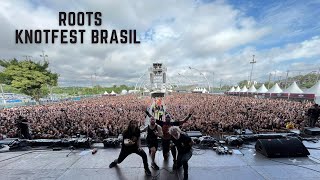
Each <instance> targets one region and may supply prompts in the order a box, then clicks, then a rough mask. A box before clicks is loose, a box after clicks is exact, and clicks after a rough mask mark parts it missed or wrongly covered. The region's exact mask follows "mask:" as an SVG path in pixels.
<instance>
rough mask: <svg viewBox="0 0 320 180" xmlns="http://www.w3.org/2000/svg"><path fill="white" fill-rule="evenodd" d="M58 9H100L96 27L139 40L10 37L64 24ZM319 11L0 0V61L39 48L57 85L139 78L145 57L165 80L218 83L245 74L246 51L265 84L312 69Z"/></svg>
mask: <svg viewBox="0 0 320 180" xmlns="http://www.w3.org/2000/svg"><path fill="white" fill-rule="evenodd" d="M60 11H65V12H71V11H73V12H89V11H91V12H101V13H102V26H101V27H98V28H101V29H107V30H112V29H117V30H120V29H136V30H137V33H138V38H139V40H140V41H141V43H140V44H117V45H116V44H90V43H84V44H80V43H77V44H60V43H55V44H44V43H43V44H16V43H15V30H16V29H65V27H59V23H58V13H59V12H60ZM319 17H320V0H310V1H302V0H290V1H289V0H281V1H279V0H268V1H264V0H252V1H250V0H216V1H213V0H135V1H129V0H117V1H113V0H100V1H99V0H90V1H85V0H77V1H76V0H70V1H63V0H56V1H50V0H26V1H25V0H1V5H0V22H1V28H0V59H12V58H16V59H18V60H23V59H25V57H24V56H31V59H32V60H34V61H41V60H42V58H41V57H40V55H41V54H42V51H44V53H45V54H46V55H48V59H47V60H48V61H49V63H50V70H51V71H54V72H57V73H58V74H60V77H59V85H60V86H92V85H101V86H111V85H121V84H125V85H136V84H143V83H147V82H148V81H149V80H148V78H149V76H148V73H147V70H148V68H149V67H150V66H151V65H152V63H153V62H161V63H164V65H165V66H166V67H167V77H168V78H167V79H168V83H171V84H176V83H180V84H186V83H188V82H190V81H191V82H196V83H198V84H207V83H209V84H210V85H211V86H212V84H213V85H214V86H219V84H220V83H222V85H224V84H229V85H230V84H236V83H237V82H239V81H241V80H246V79H249V75H250V72H251V68H252V66H251V65H250V61H252V59H253V55H254V58H255V61H256V63H255V64H254V66H253V71H252V80H255V81H258V82H266V81H268V78H269V75H270V73H271V77H272V78H271V79H272V80H276V79H279V78H284V77H285V75H286V72H287V71H289V76H294V75H297V74H298V73H310V72H316V71H318V69H319V67H320V21H319ZM67 28H69V29H71V28H76V29H77V28H78V29H80V28H87V29H88V30H89V29H93V28H97V27H88V26H86V27H67ZM189 67H192V68H191V69H190V68H189ZM199 72H202V73H199ZM140 77H141V78H140Z"/></svg>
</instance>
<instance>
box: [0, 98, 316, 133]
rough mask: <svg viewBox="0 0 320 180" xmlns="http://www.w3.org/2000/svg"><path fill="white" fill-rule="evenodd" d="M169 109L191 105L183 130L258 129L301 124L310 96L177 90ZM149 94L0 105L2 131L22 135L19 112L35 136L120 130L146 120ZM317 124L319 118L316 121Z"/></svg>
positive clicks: (176, 112) (178, 116)
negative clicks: (270, 96) (304, 99)
mask: <svg viewBox="0 0 320 180" xmlns="http://www.w3.org/2000/svg"><path fill="white" fill-rule="evenodd" d="M162 103H165V110H166V112H167V113H169V114H170V115H171V116H172V118H173V119H174V120H182V119H183V118H185V117H186V116H187V115H188V113H189V112H190V111H192V112H193V115H192V117H191V119H190V120H189V121H188V122H186V123H185V124H183V125H182V127H181V129H182V130H183V131H190V130H199V131H201V132H202V133H203V134H206V135H216V134H218V133H228V132H233V131H234V129H238V128H248V129H251V130H252V131H253V132H255V133H259V132H266V131H281V130H285V128H286V126H287V125H288V123H290V127H292V126H294V127H295V128H297V129H302V128H304V126H305V123H306V122H307V118H306V115H305V113H306V111H307V110H308V108H309V107H310V106H311V105H312V102H297V101H288V100H283V99H257V98H252V97H236V96H225V95H210V94H179V93H176V94H173V95H168V96H166V97H165V98H163V100H162ZM151 104H152V100H151V98H150V97H139V96H137V95H124V96H105V97H99V98H92V99H84V100H81V101H76V102H70V101H68V102H63V103H53V104H47V105H38V106H24V107H15V108H10V109H3V110H0V134H2V135H6V137H18V131H17V126H16V120H17V118H18V117H19V116H20V115H21V116H23V117H24V118H26V119H27V120H28V122H29V124H30V126H29V127H30V131H31V135H32V138H67V137H71V136H73V135H76V134H81V135H88V136H89V137H92V138H94V139H104V138H106V137H109V136H117V135H119V134H120V133H121V132H122V131H123V129H124V127H126V125H127V124H128V122H129V121H130V120H132V119H134V120H138V121H139V123H140V126H143V125H144V124H145V117H146V115H145V110H146V109H147V108H149V107H150V105H151ZM316 126H319V124H316Z"/></svg>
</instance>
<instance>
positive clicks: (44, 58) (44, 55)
mask: <svg viewBox="0 0 320 180" xmlns="http://www.w3.org/2000/svg"><path fill="white" fill-rule="evenodd" d="M40 57H42V58H43V61H44V62H46V58H48V55H46V54H44V51H42V54H41V55H40Z"/></svg>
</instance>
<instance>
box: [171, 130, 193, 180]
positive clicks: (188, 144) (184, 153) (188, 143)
mask: <svg viewBox="0 0 320 180" xmlns="http://www.w3.org/2000/svg"><path fill="white" fill-rule="evenodd" d="M169 133H170V134H171V136H172V137H173V138H172V141H173V143H174V144H175V146H176V147H177V150H178V157H177V169H179V168H180V167H181V166H183V171H184V178H183V179H188V161H189V159H190V158H191V156H192V145H193V142H192V140H191V138H190V137H189V136H188V135H187V134H185V133H183V132H182V131H181V130H180V128H179V127H177V126H172V127H170V129H169Z"/></svg>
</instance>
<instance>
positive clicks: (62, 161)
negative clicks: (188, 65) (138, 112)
mask: <svg viewBox="0 0 320 180" xmlns="http://www.w3.org/2000/svg"><path fill="white" fill-rule="evenodd" d="M304 144H305V145H306V146H307V147H320V143H312V142H311V143H309V142H304ZM253 145H254V144H252V145H246V146H245V148H242V149H240V152H241V153H242V154H232V155H218V154H216V152H215V151H213V150H211V149H207V150H195V151H194V155H193V156H192V158H191V159H190V161H189V179H190V180H195V179H197V180H212V179H215V180H216V179H228V180H230V179H237V180H238V179H245V180H248V179H253V180H259V179H272V180H273V179H282V180H283V179H288V180H289V179H290V180H294V179H299V180H300V179H320V164H319V163H320V151H319V150H315V149H314V150H312V149H311V150H309V151H310V154H311V155H310V156H309V157H305V158H276V159H269V158H266V157H264V156H262V155H261V154H258V153H256V152H255V149H254V146H253ZM144 149H145V150H146V152H147V154H148V151H147V148H144ZM119 152H120V148H117V149H98V152H97V153H96V154H94V155H92V154H91V151H90V150H76V151H74V153H71V154H70V155H69V156H68V157H66V155H67V154H68V153H69V150H62V151H52V150H34V151H19V152H4V153H0V179H1V180H5V179H14V180H16V179H41V180H44V179H58V180H70V179H79V180H80V179H81V180H82V179H83V180H88V179H112V180H117V179H128V180H131V179H136V180H140V179H161V180H171V179H172V180H176V179H182V178H183V170H182V169H181V170H180V171H178V172H172V159H169V160H168V161H167V162H165V161H163V158H162V151H158V153H157V157H156V161H157V163H158V165H159V167H160V169H161V170H159V171H155V170H151V171H152V176H153V177H147V176H146V175H145V173H144V169H143V164H142V159H141V158H140V157H139V156H138V155H136V154H133V155H130V156H128V157H127V159H125V160H124V162H122V163H121V164H119V165H118V166H117V167H115V168H112V169H110V168H109V164H110V163H111V162H112V161H113V160H114V159H115V158H117V156H118V155H119ZM170 158H171V157H170ZM149 162H150V157H149ZM311 169H313V170H311Z"/></svg>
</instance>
